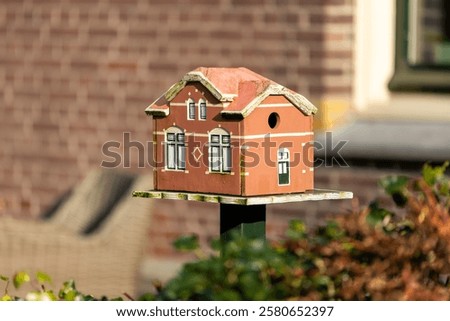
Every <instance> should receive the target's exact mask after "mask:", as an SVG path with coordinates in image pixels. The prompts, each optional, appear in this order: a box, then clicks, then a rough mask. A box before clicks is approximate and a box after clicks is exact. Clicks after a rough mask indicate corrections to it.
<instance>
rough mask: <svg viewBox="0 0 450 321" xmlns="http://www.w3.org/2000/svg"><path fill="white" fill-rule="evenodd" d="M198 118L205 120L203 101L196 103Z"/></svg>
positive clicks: (204, 102) (204, 104) (204, 103)
mask: <svg viewBox="0 0 450 321" xmlns="http://www.w3.org/2000/svg"><path fill="white" fill-rule="evenodd" d="M198 117H199V119H200V120H206V101H205V100H204V99H200V100H199V101H198Z"/></svg>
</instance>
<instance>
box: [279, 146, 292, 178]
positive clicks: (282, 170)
mask: <svg viewBox="0 0 450 321" xmlns="http://www.w3.org/2000/svg"><path fill="white" fill-rule="evenodd" d="M289 159H290V156H289V150H288V149H287V148H280V149H279V150H278V185H289V184H290V176H289Z"/></svg>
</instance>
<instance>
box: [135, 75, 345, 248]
mask: <svg viewBox="0 0 450 321" xmlns="http://www.w3.org/2000/svg"><path fill="white" fill-rule="evenodd" d="M145 111H146V113H147V114H148V115H151V116H153V143H154V144H153V146H154V149H153V152H154V155H153V156H154V168H153V170H154V175H153V178H154V188H153V190H147V191H135V192H134V193H133V195H134V196H136V197H145V198H155V199H158V198H159V199H161V198H164V199H173V200H188V201H199V202H211V203H218V204H220V233H221V238H222V240H227V239H229V237H230V235H231V234H232V233H234V232H236V233H239V234H241V235H242V236H245V237H257V238H264V237H265V222H266V205H267V204H276V203H287V202H303V201H321V200H333V199H349V198H352V197H353V194H352V193H351V192H342V191H333V190H323V189H315V188H314V167H313V159H314V155H313V140H314V133H313V115H314V114H315V113H316V112H317V109H316V107H314V106H313V105H312V104H311V103H310V102H309V101H308V100H307V99H306V98H305V97H303V96H302V95H300V94H298V93H295V92H293V91H292V90H289V89H287V88H285V87H283V86H281V85H279V84H277V83H275V82H274V81H272V80H269V79H267V78H265V77H263V76H261V75H258V74H256V73H254V72H252V71H250V70H248V69H246V68H198V69H195V70H193V71H191V72H188V73H187V74H186V75H184V77H183V78H182V79H181V80H180V81H179V82H177V83H175V84H174V85H173V86H172V87H170V88H169V89H168V90H167V91H166V92H165V93H164V94H163V95H162V96H161V97H160V98H158V99H157V100H156V101H155V102H154V103H152V104H151V105H150V106H149V107H148V108H147V109H146V110H145Z"/></svg>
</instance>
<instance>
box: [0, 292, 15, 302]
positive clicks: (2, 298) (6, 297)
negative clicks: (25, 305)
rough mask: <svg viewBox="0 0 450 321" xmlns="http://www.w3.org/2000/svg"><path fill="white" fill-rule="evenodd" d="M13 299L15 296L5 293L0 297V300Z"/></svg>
mask: <svg viewBox="0 0 450 321" xmlns="http://www.w3.org/2000/svg"><path fill="white" fill-rule="evenodd" d="M12 300H13V298H12V297H11V296H10V295H8V294H5V295H4V296H2V297H1V298H0V301H12Z"/></svg>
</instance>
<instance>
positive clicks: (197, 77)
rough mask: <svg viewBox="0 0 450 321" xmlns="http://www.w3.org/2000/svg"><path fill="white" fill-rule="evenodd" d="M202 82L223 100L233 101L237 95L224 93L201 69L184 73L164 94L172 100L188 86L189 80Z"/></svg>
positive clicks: (168, 99)
mask: <svg viewBox="0 0 450 321" xmlns="http://www.w3.org/2000/svg"><path fill="white" fill-rule="evenodd" d="M196 81H197V82H200V83H201V84H202V85H203V86H205V87H206V89H208V91H209V92H210V93H211V94H212V95H213V96H214V97H215V98H217V100H219V101H221V102H229V101H233V99H234V97H235V95H232V94H225V93H222V92H221V91H220V90H219V89H218V88H217V87H216V86H215V85H214V84H213V83H212V82H211V81H210V80H209V79H208V78H206V77H205V75H204V74H203V73H202V72H200V71H191V72H188V73H187V74H186V75H184V77H183V79H181V80H180V81H179V82H177V83H175V84H174V85H172V87H170V88H169V90H167V91H166V93H165V94H164V98H165V99H166V100H167V101H171V100H172V99H173V98H175V96H176V95H177V94H178V93H179V92H180V91H181V90H182V89H183V88H184V87H185V86H186V84H187V83H188V82H196Z"/></svg>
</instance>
